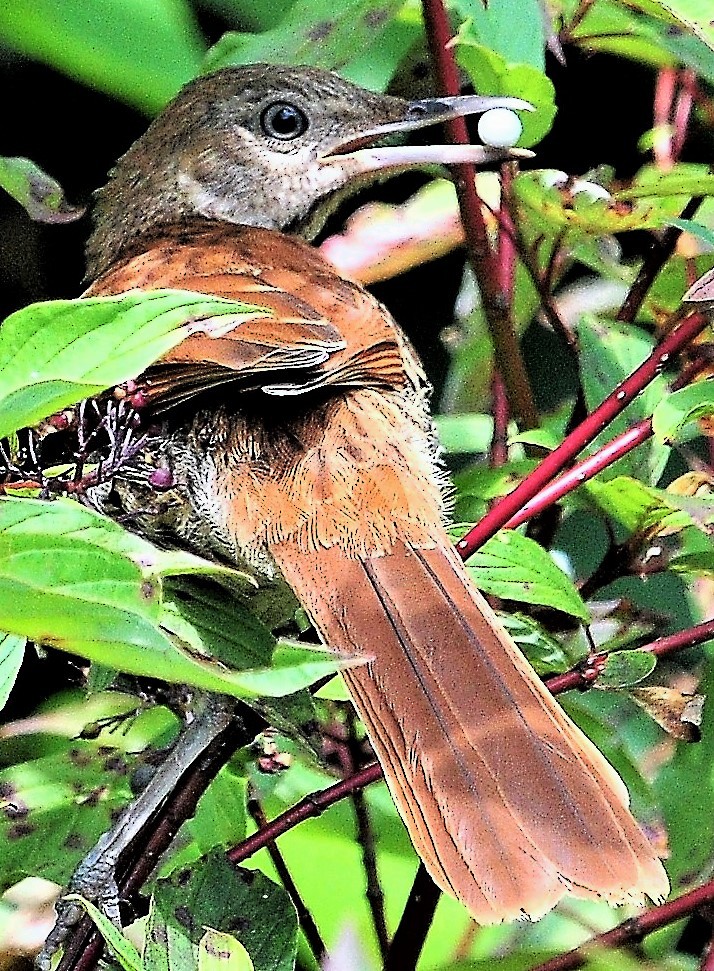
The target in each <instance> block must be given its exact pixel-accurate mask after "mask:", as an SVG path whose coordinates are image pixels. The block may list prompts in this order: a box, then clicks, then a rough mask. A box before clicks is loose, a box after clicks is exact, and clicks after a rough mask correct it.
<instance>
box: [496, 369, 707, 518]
mask: <svg viewBox="0 0 714 971" xmlns="http://www.w3.org/2000/svg"><path fill="white" fill-rule="evenodd" d="M707 367H709V362H708V361H706V359H700V360H697V361H692V362H691V363H690V364H688V365H687V366H686V367H685V368H684V369H683V370H682V372H681V373H680V374H679V376H678V377H677V378H676V380H674V381H673V382H672V387H671V390H672V391H679V389H680V388H683V387H685V385H687V384H689V382H690V381H693V380H694V378H695V377H697V375H699V374H701V372H702V371H703V370H705V369H706V368H707ZM651 435H652V419H651V418H643V419H642V421H638V422H637V424H635V425H632V427H631V428H628V429H627V430H626V431H624V432H622V433H621V434H620V435H616V436H615V438H613V439H611V440H610V441H609V442H607V443H606V444H605V445H603V446H602V448H599V449H598V450H597V452H596V453H595V454H594V455H590V456H589V457H588V458H586V459H583V461H582V462H578V463H577V464H576V465H574V466H573V467H572V469H569V470H568V471H567V472H564V473H563V475H560V476H558V478H557V479H553V481H552V482H550V483H549V484H548V485H547V486H545V487H544V488H543V489H541V490H540V492H539V493H538V495H537V496H535V497H534V498H533V499H532V500H531V501H530V502H527V503H525V505H524V506H523V508H522V509H521V511H520V512H518V513H516V515H515V516H513V517H512V518H511V519H509V520H508V522H507V523H505V525H504V528H505V529H515V528H516V526H520V525H522V523H525V522H527V521H528V520H529V519H531V518H532V517H533V516H537V515H539V514H540V513H541V512H543V510H544V509H547V508H548V507H549V506H552V505H553V503H555V502H558V500H559V499H562V498H563V496H566V495H568V493H570V492H572V491H573V490H574V489H577V488H578V486H581V485H582V484H583V483H584V482H588V481H589V480H590V479H592V478H594V477H595V476H596V475H597V474H598V472H602V470H603V469H606V468H608V467H609V466H610V465H613V464H614V463H615V462H617V461H618V460H619V459H621V458H622V457H623V456H624V455H627V453H628V452H631V451H632V450H633V449H634V448H637V446H638V445H641V444H642V443H643V442H646V441H647V439H648V438H650V437H651Z"/></svg>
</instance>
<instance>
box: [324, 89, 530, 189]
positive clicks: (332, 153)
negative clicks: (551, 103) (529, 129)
mask: <svg viewBox="0 0 714 971" xmlns="http://www.w3.org/2000/svg"><path fill="white" fill-rule="evenodd" d="M492 108H508V109H510V110H511V111H533V110H534V108H533V105H532V104H530V103H529V102H528V101H522V100H521V99H520V98H498V97H486V96H482V95H476V94H465V95H458V96H455V97H449V98H425V99H423V100H421V101H412V102H405V108H404V116H403V117H402V118H398V119H397V120H394V121H389V122H386V123H385V124H383V125H377V126H375V127H374V128H370V129H368V130H366V131H364V132H361V133H360V134H359V135H357V136H355V137H353V138H351V139H350V140H349V141H348V142H342V143H340V144H337V145H335V146H333V147H332V148H331V149H330V150H329V152H327V153H326V154H325V155H324V156H323V157H322V158H321V159H320V162H321V164H322V165H330V164H335V163H339V164H340V165H341V166H342V167H343V169H349V173H350V176H360V175H365V174H368V173H370V172H388V171H392V170H395V169H410V168H414V167H417V166H420V165H458V164H460V163H463V162H470V163H473V164H476V165H481V164H483V163H485V162H492V161H498V160H499V159H504V158H532V157H533V152H531V151H528V149H524V148H492V147H491V146H487V145H443V144H442V145H384V144H380V143H381V142H383V141H384V140H385V139H388V138H390V137H391V136H393V135H399V134H403V133H408V132H412V131H416V130H417V129H419V128H428V127H430V126H432V125H439V124H441V123H443V122H445V121H451V120H453V119H454V118H462V117H464V116H466V115H479V114H483V113H484V112H486V111H490V110H491V109H492Z"/></svg>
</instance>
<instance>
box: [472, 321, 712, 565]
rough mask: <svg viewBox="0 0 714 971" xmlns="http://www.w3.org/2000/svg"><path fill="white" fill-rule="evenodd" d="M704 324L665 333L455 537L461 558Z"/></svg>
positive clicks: (568, 459) (571, 456) (511, 513)
mask: <svg viewBox="0 0 714 971" xmlns="http://www.w3.org/2000/svg"><path fill="white" fill-rule="evenodd" d="M706 325H707V320H706V318H705V317H704V316H703V315H702V314H692V315H691V316H690V317H687V318H686V320H684V321H682V323H681V324H679V326H678V327H676V328H675V329H674V330H673V331H671V333H669V334H667V336H666V337H665V338H664V340H662V341H661V342H660V343H659V344H658V345H657V347H656V348H655V349H654V350H653V351H652V353H651V354H650V356H649V357H648V358H647V360H646V361H644V362H643V363H642V364H641V365H640V366H639V367H638V368H637V369H636V370H635V371H633V372H632V374H631V375H630V376H629V377H627V378H626V379H625V380H624V381H623V382H622V384H620V385H618V386H617V388H615V390H614V391H613V392H612V393H611V394H609V395H608V396H607V398H605V400H604V401H603V402H602V404H601V405H599V406H598V407H597V408H596V409H595V411H593V412H592V414H590V415H588V417H587V418H586V419H585V420H584V421H582V422H581V423H580V424H579V425H578V427H577V428H576V429H575V430H574V431H573V432H571V433H570V435H568V436H567V438H565V439H564V440H563V441H562V442H561V444H560V445H559V446H558V447H557V448H556V449H555V450H554V451H553V452H551V453H550V455H548V456H546V458H544V459H543V461H542V462H541V463H540V465H539V466H538V468H537V469H534V470H533V472H531V474H530V475H528V476H527V477H526V478H525V479H524V480H523V481H522V482H521V483H520V484H519V485H518V486H516V488H515V489H514V490H513V492H510V493H509V494H508V495H507V496H504V498H503V499H501V501H500V502H498V503H497V504H496V505H495V506H494V507H493V508H492V509H491V510H490V511H489V512H488V513H486V515H485V516H484V518H483V519H482V520H481V521H480V522H479V523H477V524H476V526H474V528H473V529H472V530H470V531H469V532H468V533H467V534H466V536H464V537H463V539H461V540H459V542H458V543H457V544H456V548H457V549H458V551H459V553H460V554H461V556H462V557H463V559H466V558H467V557H469V556H471V554H472V553H474V552H475V551H476V550H477V549H479V547H481V546H483V544H484V543H485V542H486V540H487V539H490V538H491V536H493V535H494V534H495V533H496V532H498V530H499V529H501V527H502V526H504V525H505V524H506V523H507V522H508V521H509V520H510V519H512V518H513V516H515V515H516V514H517V513H519V512H520V511H521V509H522V507H523V506H524V505H525V503H527V502H528V501H529V500H531V499H533V498H534V496H536V495H537V494H538V493H539V492H540V490H541V489H543V488H544V486H546V485H548V483H549V482H550V481H551V480H552V479H553V478H554V477H555V476H556V475H557V474H558V473H559V472H561V471H562V470H563V468H565V467H566V466H567V465H568V464H569V463H570V462H571V461H572V459H574V458H575V456H576V455H577V454H578V452H580V451H582V449H583V448H585V446H586V445H589V444H590V442H592V441H593V439H594V438H596V437H597V436H598V435H599V434H600V432H601V431H602V430H603V428H605V427H606V426H607V425H608V424H609V423H610V422H611V421H612V420H613V418H616V417H617V416H618V415H619V414H620V413H621V412H622V411H623V410H624V409H625V408H626V407H627V405H629V404H630V402H631V401H632V400H633V399H634V398H636V397H637V395H638V394H639V393H640V392H641V391H642V390H643V389H644V388H645V387H646V386H647V385H648V384H649V382H650V381H652V380H653V378H654V377H655V376H656V375H657V374H658V373H659V372H660V370H661V369H662V367H663V366H664V364H665V363H666V362H667V361H668V360H669V359H670V358H671V357H672V356H673V355H674V354H676V353H677V352H678V351H680V350H681V349H682V348H683V347H685V346H686V345H687V344H688V343H689V342H690V341H691V340H693V338H695V337H696V336H697V334H699V333H701V331H702V330H704V328H705V327H706Z"/></svg>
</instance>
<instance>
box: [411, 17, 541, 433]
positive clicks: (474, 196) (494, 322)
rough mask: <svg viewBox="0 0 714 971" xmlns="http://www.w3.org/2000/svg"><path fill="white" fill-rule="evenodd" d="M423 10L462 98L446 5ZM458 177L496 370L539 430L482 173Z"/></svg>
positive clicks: (440, 67) (457, 123)
mask: <svg viewBox="0 0 714 971" xmlns="http://www.w3.org/2000/svg"><path fill="white" fill-rule="evenodd" d="M422 8H423V11H424V23H425V29H426V35H427V39H428V42H429V49H430V52H431V59H432V63H433V64H434V73H435V75H436V78H437V86H438V88H439V90H440V91H441V93H442V94H443V95H447V96H448V95H456V94H458V93H459V91H460V89H461V79H460V77H459V71H458V68H457V66H456V62H455V61H454V57H453V53H452V49H451V46H450V45H451V40H452V35H451V25H450V23H449V18H448V16H447V13H446V10H445V9H444V4H443V2H442V0H423V2H422ZM446 131H447V135H448V137H449V140H450V141H451V142H453V143H454V144H456V145H468V144H469V133H468V129H467V127H466V121H465V120H464V119H463V118H455V119H454V120H453V121H450V122H448V123H447V125H446ZM453 173H454V181H455V184H456V193H457V195H458V199H459V207H460V209H461V219H462V222H463V225H464V232H465V234H466V246H467V250H468V253H469V259H470V261H471V264H472V266H473V269H474V273H475V274H476V279H477V280H478V285H479V290H480V292H481V298H482V301H483V309H484V314H485V317H486V321H487V323H488V327H489V331H490V333H491V339H492V341H493V351H494V358H495V361H496V367H497V368H498V370H499V371H500V372H501V375H502V376H503V380H504V382H505V384H506V388H507V390H508V398H509V401H510V404H511V410H512V411H513V414H514V416H515V417H516V419H517V420H518V421H519V422H520V424H521V425H522V426H523V427H524V428H535V427H537V425H538V412H537V410H536V407H535V403H534V401H533V393H532V391H531V387H530V382H529V380H528V376H527V374H526V369H525V365H524V363H523V357H522V355H521V349H520V345H519V343H518V339H517V338H516V335H515V333H514V330H513V327H512V324H511V317H510V310H509V307H510V302H509V299H508V293H507V291H504V289H503V286H502V274H501V272H500V269H499V265H498V260H497V259H496V254H494V251H493V249H492V247H491V244H490V241H489V238H488V231H487V229H486V222H485V220H484V217H483V212H482V209H481V200H480V199H479V197H478V193H477V192H476V169H475V168H474V166H473V165H455V166H453Z"/></svg>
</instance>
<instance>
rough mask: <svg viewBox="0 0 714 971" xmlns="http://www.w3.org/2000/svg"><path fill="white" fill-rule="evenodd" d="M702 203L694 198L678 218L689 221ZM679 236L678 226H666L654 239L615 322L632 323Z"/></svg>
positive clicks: (701, 198) (699, 199) (700, 198)
mask: <svg viewBox="0 0 714 971" xmlns="http://www.w3.org/2000/svg"><path fill="white" fill-rule="evenodd" d="M703 201H704V199H703V197H702V196H695V197H694V198H693V199H690V200H689V202H688V203H687V205H686V206H685V207H684V209H683V210H682V213H681V215H680V217H679V218H680V219H691V218H692V217H693V216H694V215H696V212H697V209H699V207H700V206H701V204H702V202H703ZM681 235H682V230H681V229H680V228H679V227H678V226H668V227H667V228H666V229H665V230H663V232H662V233H661V234H660V236H659V238H657V239H655V241H654V242H653V243H652V245H651V246H650V249H649V252H648V253H647V255H646V256H645V258H644V260H643V261H642V266H641V267H640V271H639V273H638V274H637V279H636V280H635V282H634V283H633V284H632V286H631V287H630V289H629V291H628V293H627V296H626V297H625V300H624V302H623V304H622V306H621V307H620V309H619V310H618V312H617V315H616V319H617V320H621V321H622V322H623V323H625V324H631V323H633V321H634V319H635V317H636V316H637V314H638V312H639V310H640V308H641V306H642V304H643V303H644V300H645V297H646V296H647V293H648V291H649V289H650V287H651V286H652V284H653V283H654V280H655V277H656V276H657V274H658V273H659V271H660V270H661V269H662V267H663V266H664V264H665V263H666V262H667V260H668V259H669V258H670V256H671V255H672V253H673V252H674V248H675V246H676V245H677V240H678V239H679V237H680V236H681Z"/></svg>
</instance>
